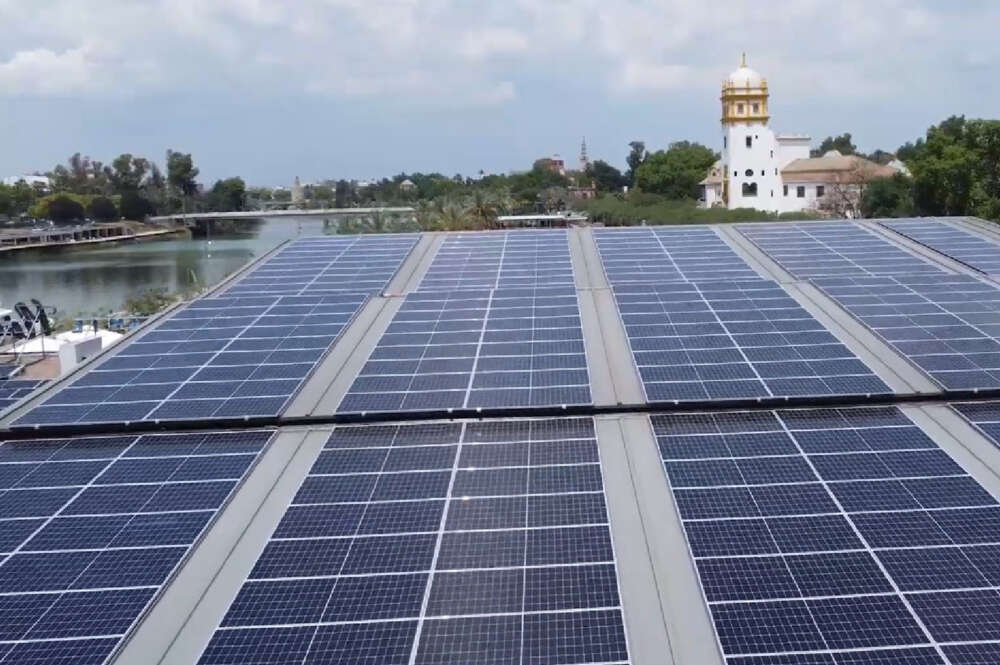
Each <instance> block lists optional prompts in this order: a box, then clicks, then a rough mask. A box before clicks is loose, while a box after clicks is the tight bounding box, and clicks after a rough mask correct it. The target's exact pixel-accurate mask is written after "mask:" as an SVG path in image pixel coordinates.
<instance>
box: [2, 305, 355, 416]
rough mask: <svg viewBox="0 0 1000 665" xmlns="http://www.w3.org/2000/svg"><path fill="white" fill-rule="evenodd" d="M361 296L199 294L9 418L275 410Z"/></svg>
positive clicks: (281, 406) (267, 412)
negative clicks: (122, 346) (30, 408)
mask: <svg viewBox="0 0 1000 665" xmlns="http://www.w3.org/2000/svg"><path fill="white" fill-rule="evenodd" d="M367 298H368V296H367V295H365V294H362V293H342V294H336V295H306V296H261V297H256V298H252V297H249V296H247V297H232V296H219V297H215V298H201V299H199V300H196V301H194V302H192V303H191V304H190V305H188V306H187V307H185V308H184V309H182V310H181V311H179V312H177V313H176V314H175V315H173V316H172V317H170V318H169V319H168V320H166V321H164V322H162V323H161V324H159V325H158V326H157V327H156V328H155V329H153V330H151V331H150V332H148V333H146V334H145V335H143V336H142V337H140V338H138V339H136V341H134V342H132V343H131V344H128V345H127V346H125V347H124V348H122V349H121V350H120V351H119V352H118V353H117V354H116V355H115V356H113V357H111V358H109V359H108V360H107V361H105V362H103V363H101V364H100V365H98V366H95V367H94V368H93V369H91V370H90V371H87V372H85V373H83V374H82V375H81V376H80V378H79V379H77V380H76V381H74V382H73V384H72V385H69V386H67V387H65V388H63V389H61V390H60V391H58V392H56V393H55V394H53V395H52V396H51V397H49V398H48V399H46V400H45V401H44V402H43V403H42V404H41V405H39V406H37V407H35V408H34V409H32V410H31V411H29V412H28V413H26V414H25V415H23V416H22V417H21V418H19V419H18V420H17V421H16V422H15V426H31V425H66V424H71V423H117V422H136V421H149V420H163V421H168V420H191V419H212V418H241V417H244V416H247V417H249V416H274V415H277V414H278V413H280V412H281V411H282V410H283V409H284V406H285V404H286V403H287V402H288V400H289V399H290V398H291V396H292V395H294V394H295V392H296V391H297V390H298V388H299V385H300V384H301V383H302V382H303V380H304V379H305V378H306V377H307V376H308V375H309V373H310V372H311V371H312V369H313V367H314V366H315V365H316V364H317V363H318V362H319V361H320V360H321V359H322V358H323V356H324V355H325V354H326V351H327V349H328V348H329V346H330V345H331V344H333V342H334V340H336V339H337V336H338V335H339V334H340V332H341V331H342V330H343V329H344V327H345V326H346V325H347V324H348V323H349V322H350V321H351V319H352V318H353V317H354V315H355V314H356V313H357V311H358V310H359V309H360V308H361V306H362V305H363V304H364V303H365V301H366V300H367Z"/></svg>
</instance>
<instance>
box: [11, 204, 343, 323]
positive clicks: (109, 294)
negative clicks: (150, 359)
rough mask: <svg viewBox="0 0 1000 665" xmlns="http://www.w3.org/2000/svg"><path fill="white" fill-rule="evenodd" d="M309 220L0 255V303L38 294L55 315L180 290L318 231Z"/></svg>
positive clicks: (89, 312)
mask: <svg viewBox="0 0 1000 665" xmlns="http://www.w3.org/2000/svg"><path fill="white" fill-rule="evenodd" d="M322 233H324V230H323V221H322V220H320V219H315V218H312V219H311V218H303V219H292V218H288V217H284V218H271V219H264V220H263V221H261V222H258V223H256V224H253V225H249V226H248V227H246V231H245V232H242V231H241V232H240V233H227V234H222V235H220V234H218V233H212V237H211V239H210V240H209V239H208V238H193V239H171V240H162V241H155V242H137V243H123V244H117V245H109V246H103V247H94V248H83V247H80V248H74V249H70V250H64V249H50V250H26V251H17V252H4V253H2V254H0V308H9V307H11V306H12V305H13V304H14V303H15V302H17V301H18V300H23V301H28V300H29V299H31V298H37V299H38V300H40V301H42V302H43V303H45V304H46V305H52V306H54V307H56V309H57V313H56V318H57V319H64V318H74V317H89V316H97V315H101V314H105V313H108V312H111V311H117V310H118V309H120V308H121V305H122V303H123V302H124V301H125V299H126V298H129V297H130V296H134V295H136V294H139V293H141V292H143V291H145V290H147V289H151V288H163V289H166V290H167V291H170V292H185V291H190V290H192V289H195V288H200V287H206V286H211V285H213V284H216V283H218V282H219V281H221V280H222V279H223V278H224V277H225V276H226V275H229V274H230V273H232V272H233V271H234V270H237V269H238V268H240V267H241V266H243V265H245V264H246V263H248V262H249V261H251V260H252V259H253V258H254V257H257V256H260V255H261V254H264V253H265V252H267V251H268V250H270V249H272V248H273V247H275V246H276V245H278V244H279V243H281V242H283V241H285V240H288V239H290V238H295V237H296V236H299V235H315V234H322Z"/></svg>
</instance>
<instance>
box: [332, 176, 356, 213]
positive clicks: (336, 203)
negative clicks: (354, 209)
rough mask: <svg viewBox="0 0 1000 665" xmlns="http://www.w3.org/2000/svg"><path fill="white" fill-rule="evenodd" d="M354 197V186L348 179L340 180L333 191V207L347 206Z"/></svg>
mask: <svg viewBox="0 0 1000 665" xmlns="http://www.w3.org/2000/svg"><path fill="white" fill-rule="evenodd" d="M353 197H354V188H352V187H351V183H349V182H347V181H346V180H338V181H337V187H336V189H335V190H334V193H333V207H335V208H346V207H347V206H349V205H350V203H351V200H352V199H353Z"/></svg>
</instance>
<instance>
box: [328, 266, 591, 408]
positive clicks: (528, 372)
mask: <svg viewBox="0 0 1000 665" xmlns="http://www.w3.org/2000/svg"><path fill="white" fill-rule="evenodd" d="M590 402H591V397H590V377H589V374H588V372H587V358H586V355H585V353H584V347H583V330H582V328H581V325H580V312H579V307H578V304H577V296H576V289H575V288H573V287H572V286H569V287H565V286H564V287H537V288H506V289H496V290H488V289H481V290H462V291H425V292H417V293H413V294H410V295H409V296H407V297H406V300H405V301H404V303H403V305H402V307H401V309H400V310H399V312H397V313H396V315H395V317H394V318H393V320H392V323H391V324H390V325H389V328H388V329H387V330H386V333H385V334H384V335H383V336H382V338H381V339H380V340H379V342H378V345H377V346H376V347H375V349H374V351H373V352H372V354H371V357H370V358H369V360H368V362H367V363H366V364H365V366H364V367H363V368H362V369H361V371H360V373H359V375H358V377H357V378H356V379H355V381H354V384H353V385H352V386H351V388H350V390H349V391H348V393H347V395H346V396H345V397H344V399H343V401H342V402H341V404H340V407H339V411H341V412H363V411H415V410H416V411H420V410H430V409H461V408H480V407H482V408H498V407H517V406H525V407H526V406H560V405H569V404H589V403H590Z"/></svg>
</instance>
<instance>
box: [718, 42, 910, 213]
mask: <svg viewBox="0 0 1000 665" xmlns="http://www.w3.org/2000/svg"><path fill="white" fill-rule="evenodd" d="M768 98H769V92H768V88H767V80H766V79H764V78H763V77H762V76H761V75H760V74H758V73H757V72H756V71H754V70H753V69H750V68H749V67H747V66H746V55H744V56H743V62H742V64H741V65H740V68H739V69H737V70H736V71H734V72H733V73H732V74H730V75H729V77H728V78H726V80H725V81H723V83H722V97H721V101H722V158H721V159H720V160H719V161H718V162H716V164H715V165H714V166H713V167H712V170H711V172H710V173H709V175H708V177H706V178H705V179H704V180H702V182H701V185H702V188H703V192H704V194H703V197H702V205H703V206H704V207H707V208H711V207H713V206H722V207H727V208H730V209H733V208H756V209H758V210H767V211H770V212H775V213H782V212H797V211H800V210H817V211H828V212H830V213H831V214H835V215H838V216H852V213H855V212H856V209H857V204H858V200H859V199H860V193H861V190H862V188H863V186H864V182H867V181H868V180H870V179H872V178H877V177H887V176H891V175H892V174H894V173H896V172H897V170H896V169H894V168H892V167H888V166H880V165H879V164H876V163H874V162H871V161H868V160H867V159H864V158H862V157H858V156H855V155H850V156H847V157H845V156H843V155H841V154H840V153H839V152H837V151H835V150H834V151H830V152H828V153H827V154H825V155H823V156H822V157H818V158H810V156H809V143H810V138H809V137H808V136H806V135H802V134H775V133H774V132H773V131H772V130H771V128H770V127H768V121H769V120H770V119H771V116H770V114H769V112H768Z"/></svg>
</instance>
